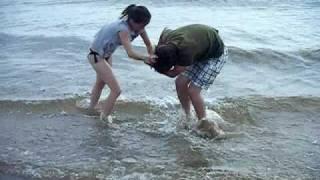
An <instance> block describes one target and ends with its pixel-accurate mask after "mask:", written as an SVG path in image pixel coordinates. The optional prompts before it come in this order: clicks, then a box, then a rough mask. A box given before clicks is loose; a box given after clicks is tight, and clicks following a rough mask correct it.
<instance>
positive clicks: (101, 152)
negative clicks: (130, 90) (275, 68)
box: [0, 97, 320, 179]
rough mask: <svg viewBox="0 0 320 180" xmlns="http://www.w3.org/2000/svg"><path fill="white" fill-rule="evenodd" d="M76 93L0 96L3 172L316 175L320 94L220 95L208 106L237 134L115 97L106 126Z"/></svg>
mask: <svg viewBox="0 0 320 180" xmlns="http://www.w3.org/2000/svg"><path fill="white" fill-rule="evenodd" d="M74 103H75V99H69V100H62V101H36V102H21V101H17V102H12V101H9V102H7V101H2V102H1V105H2V107H1V117H2V118H1V124H2V126H1V129H0V130H1V135H0V146H1V147H2V148H1V150H0V157H1V165H0V170H1V171H0V172H2V173H5V174H14V175H23V176H24V177H32V178H41V179H46V178H49V179H50V178H54V179H63V178H67V179H72V178H76V179H81V178H84V179H86V178H91V179H104V178H107V179H130V178H134V179H135V178H136V179H177V178H178V179H179V178H180V179H183V178H188V179H203V178H217V179H219V178H222V177H225V178H252V179H270V178H286V179H297V178H298V179H310V178H311V179H312V178H316V177H318V176H319V172H320V171H319V169H320V166H319V160H320V158H319V157H320V151H319V149H320V148H319V146H320V142H319V136H320V134H319V128H320V122H319V118H320V114H319V112H320V106H319V105H320V99H319V98H311V97H310V98H301V97H290V98H264V97H247V98H246V99H224V100H221V102H220V103H219V104H217V105H213V106H212V107H210V108H211V109H214V110H216V111H217V112H219V113H220V114H221V115H222V117H223V118H224V120H225V121H226V123H225V124H222V127H223V128H224V129H225V131H226V132H228V133H234V134H236V135H235V136H232V137H229V138H227V139H222V140H214V141H212V140H208V139H203V138H201V137H198V136H196V135H195V134H192V133H190V132H187V131H179V132H177V131H176V130H175V124H176V121H177V119H178V114H177V107H174V106H173V107H170V108H168V107H164V106H154V105H151V104H146V103H144V102H131V103H128V102H121V101H120V102H118V104H117V107H116V112H115V116H116V117H115V123H116V124H117V125H119V127H118V128H107V127H105V125H104V124H103V123H101V122H99V120H98V119H97V118H95V117H89V116H86V115H84V114H83V113H81V112H79V111H78V110H77V108H76V107H75V106H74Z"/></svg>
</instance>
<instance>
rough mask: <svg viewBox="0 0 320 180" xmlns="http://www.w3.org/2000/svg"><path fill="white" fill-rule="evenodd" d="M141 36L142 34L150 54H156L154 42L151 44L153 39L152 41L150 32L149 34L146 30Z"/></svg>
mask: <svg viewBox="0 0 320 180" xmlns="http://www.w3.org/2000/svg"><path fill="white" fill-rule="evenodd" d="M140 36H141V38H142V40H143V42H144V44H145V45H146V47H147V51H148V54H149V55H153V54H154V48H153V46H152V44H151V41H150V39H149V36H148V34H147V31H145V30H144V31H143V32H142V33H141V34H140Z"/></svg>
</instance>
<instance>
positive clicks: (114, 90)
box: [110, 87, 121, 97]
mask: <svg viewBox="0 0 320 180" xmlns="http://www.w3.org/2000/svg"><path fill="white" fill-rule="evenodd" d="M110 94H112V95H114V96H115V97H119V96H120V94H121V89H120V87H114V88H111V89H110Z"/></svg>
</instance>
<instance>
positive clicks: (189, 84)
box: [152, 24, 227, 126]
mask: <svg viewBox="0 0 320 180" xmlns="http://www.w3.org/2000/svg"><path fill="white" fill-rule="evenodd" d="M155 54H156V55H157V56H158V58H157V59H156V63H155V64H153V65H152V66H153V67H154V68H155V70H156V71H157V72H159V73H161V74H164V75H167V76H169V77H172V78H174V77H177V78H176V81H175V82H176V90H177V94H178V98H179V101H180V103H181V105H182V108H183V110H184V112H185V114H186V117H187V120H190V113H191V112H190V103H192V105H193V107H194V109H195V111H196V114H197V117H198V120H203V119H205V118H206V112H205V105H204V100H203V98H202V96H201V94H200V93H201V91H202V90H203V89H204V90H207V89H208V88H209V87H210V85H211V84H212V83H213V81H214V80H215V78H216V77H217V75H218V74H219V73H220V71H221V68H222V67H223V65H224V64H225V62H226V59H227V49H226V48H225V46H224V43H223V41H222V39H221V38H220V36H219V34H218V30H216V29H214V28H212V27H210V26H206V25H201V24H192V25H188V26H184V27H180V28H178V29H176V30H169V29H164V31H163V32H162V34H161V36H160V40H159V42H158V45H157V47H156V51H155ZM182 123H184V124H182V126H187V124H186V122H182ZM199 123H200V121H199Z"/></svg>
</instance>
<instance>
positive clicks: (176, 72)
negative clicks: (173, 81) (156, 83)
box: [164, 66, 187, 78]
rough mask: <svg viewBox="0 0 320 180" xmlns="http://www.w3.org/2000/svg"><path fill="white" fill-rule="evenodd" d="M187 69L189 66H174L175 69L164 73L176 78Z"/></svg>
mask: <svg viewBox="0 0 320 180" xmlns="http://www.w3.org/2000/svg"><path fill="white" fill-rule="evenodd" d="M186 69H187V66H174V68H173V69H171V70H169V71H167V72H166V73H164V75H166V76H168V77H171V78H174V77H176V76H177V75H179V74H181V73H182V72H183V71H185V70H186Z"/></svg>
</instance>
